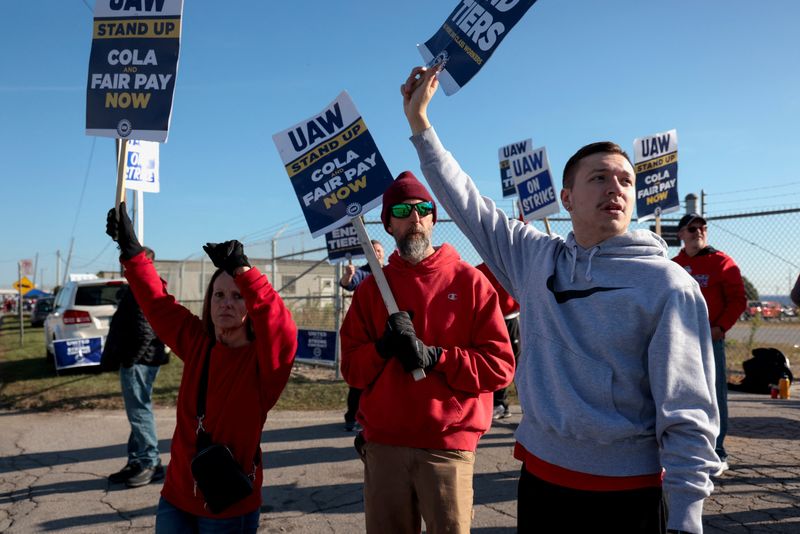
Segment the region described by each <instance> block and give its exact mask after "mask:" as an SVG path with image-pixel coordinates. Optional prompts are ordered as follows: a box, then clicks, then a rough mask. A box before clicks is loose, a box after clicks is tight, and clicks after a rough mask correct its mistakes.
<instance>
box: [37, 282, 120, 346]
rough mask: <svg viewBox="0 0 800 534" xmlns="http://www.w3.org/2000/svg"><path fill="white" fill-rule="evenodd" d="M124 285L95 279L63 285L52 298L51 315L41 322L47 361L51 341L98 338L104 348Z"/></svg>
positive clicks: (51, 344)
mask: <svg viewBox="0 0 800 534" xmlns="http://www.w3.org/2000/svg"><path fill="white" fill-rule="evenodd" d="M127 283H128V282H126V281H125V280H124V279H122V278H114V279H102V278H96V279H94V280H77V281H72V282H67V283H66V284H64V287H62V288H61V290H60V291H59V292H58V295H56V300H55V302H54V303H53V311H52V313H50V315H48V316H47V319H45V321H44V342H45V346H46V347H47V359H48V361H53V358H54V355H55V350H54V348H53V341H55V340H61V339H74V338H91V337H100V338H102V340H103V341H102V342H103V344H105V341H106V336H107V335H108V326H109V324H110V323H111V316H112V315H114V312H115V311H117V303H118V302H119V298H120V296H121V294H122V293H121V291H120V290H121V289H122V288H123V286H124V285H126V284H127Z"/></svg>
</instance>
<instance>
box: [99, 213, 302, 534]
mask: <svg viewBox="0 0 800 534" xmlns="http://www.w3.org/2000/svg"><path fill="white" fill-rule="evenodd" d="M106 232H107V233H108V234H109V235H110V236H111V237H112V238H113V239H114V240H115V241H116V242H117V243H118V245H119V247H120V251H121V260H122V264H123V266H124V267H125V277H126V278H127V279H128V282H129V283H130V286H131V289H132V290H133V294H134V296H135V297H136V301H137V302H138V303H139V305H140V306H141V308H142V310H143V311H144V314H145V317H146V318H147V320H148V321H149V322H150V324H151V325H152V326H153V329H154V330H155V332H156V334H157V335H158V337H159V338H160V339H162V340H163V341H164V343H166V344H167V345H168V346H169V347H171V348H172V350H173V352H174V353H175V354H176V355H177V356H178V357H179V358H180V359H181V360H183V363H184V368H183V376H182V377H181V384H180V389H179V392H178V406H177V411H178V413H177V424H176V427H175V433H174V435H173V437H172V448H171V450H170V454H171V457H170V463H169V467H168V469H167V476H166V481H165V482H164V489H163V490H162V491H161V499H160V501H159V504H158V512H157V514H156V532H157V533H162V532H163V533H167V532H198V531H215V532H223V531H224V532H256V529H257V528H258V516H259V509H260V507H261V483H262V475H263V473H262V468H261V450H260V447H259V444H260V441H261V430H262V428H263V426H264V422H265V421H266V418H267V412H268V411H269V410H270V408H272V407H273V406H274V405H275V403H276V402H277V400H278V397H279V396H280V394H281V392H282V391H283V388H284V387H285V386H286V383H287V381H288V380H289V373H290V371H291V367H292V363H293V361H294V356H295V352H296V349H297V328H296V326H295V324H294V321H293V320H292V318H291V314H290V312H289V310H287V309H286V306H284V304H283V301H282V300H281V298H280V296H278V294H277V292H276V291H275V290H274V289H273V287H272V286H271V285H270V283H269V282H268V281H267V277H266V276H265V275H263V274H261V273H260V272H259V271H258V269H256V268H255V267H251V266H250V264H249V263H248V261H247V256H245V255H244V249H243V247H242V244H241V243H239V242H238V241H227V242H225V243H219V244H215V243H209V244H208V245H207V246H205V247H203V248H204V249H205V251H206V252H207V253H208V255H209V257H210V258H211V260H212V261H213V263H214V265H215V266H216V267H217V271H216V272H215V273H214V275H213V276H212V277H211V282H210V283H209V285H208V289H207V291H206V295H205V298H204V302H203V316H202V318H200V317H197V316H195V315H193V314H192V313H191V312H190V311H189V310H187V309H186V308H184V307H183V306H181V305H180V304H178V303H177V302H176V301H175V298H174V297H173V296H172V295H170V294H169V293H167V290H166V283H165V282H164V281H163V280H161V279H160V277H159V276H158V273H157V272H156V270H155V268H154V267H153V263H152V262H151V261H150V260H148V259H147V258H145V256H144V254H143V253H142V250H143V249H142V246H141V245H140V244H139V242H138V240H137V239H136V235H135V234H134V232H133V227H132V225H131V221H130V219H129V218H128V214H127V212H126V211H125V204H124V203H122V204H121V205H120V210H119V216H117V214H116V213H115V210H114V209H112V210H110V211H109V213H108V218H107V224H106ZM206 360H208V387H207V393H206V402H205V416H204V417H203V419H202V427H203V429H205V431H206V432H208V433H209V434H210V435H211V440H212V441H213V443H218V444H222V445H225V446H227V447H228V449H230V451H231V453H232V455H233V457H234V459H235V460H236V463H238V464H239V467H240V468H241V469H242V471H243V472H244V473H246V474H248V476H249V477H250V479H251V480H252V481H253V489H252V492H251V493H250V494H249V495H247V496H246V497H244V498H243V499H241V500H239V501H238V502H236V503H234V504H232V505H230V506H229V507H228V508H226V509H225V510H223V511H221V512H220V513H212V512H211V511H210V509H209V507H208V506H207V505H206V499H205V497H204V496H203V494H202V492H201V491H200V489H199V488H198V487H197V485H196V483H195V480H194V476H193V475H192V471H191V462H192V459H193V458H194V456H195V454H196V453H197V449H198V447H197V430H198V417H197V411H198V404H197V397H198V390H199V386H200V382H201V377H202V376H201V375H202V372H203V367H204V364H205V362H206Z"/></svg>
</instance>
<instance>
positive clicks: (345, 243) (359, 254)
mask: <svg viewBox="0 0 800 534" xmlns="http://www.w3.org/2000/svg"><path fill="white" fill-rule="evenodd" d="M325 246H326V248H327V249H328V261H329V262H330V263H336V262H340V261H348V260H353V259H356V258H363V257H364V249H363V248H361V242H360V241H359V240H358V234H357V233H356V229H355V227H353V223H347V224H345V225H344V226H340V227H339V228H334V229H333V230H331V231H330V232H327V233H326V234H325Z"/></svg>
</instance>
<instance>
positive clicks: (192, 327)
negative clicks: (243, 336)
mask: <svg viewBox="0 0 800 534" xmlns="http://www.w3.org/2000/svg"><path fill="white" fill-rule="evenodd" d="M122 264H123V266H124V267H125V278H127V279H128V283H129V284H130V286H131V290H132V291H133V295H134V297H136V302H138V303H139V306H140V307H141V308H142V311H143V312H144V316H145V317H146V318H147V322H149V323H150V326H152V327H153V330H154V331H155V333H156V335H157V336H158V337H159V339H161V341H163V342H164V343H166V344H167V345H168V346H169V347H170V348H171V349H172V350H173V351H174V352H175V354H176V355H177V356H178V357H179V358H181V359H182V360H184V361H186V360H187V359H191V358H192V357H194V356H196V355H198V354H205V351H204V350H202V345H203V344H204V343H205V342H207V341H208V336H207V335H206V333H205V332H204V331H203V326H202V324H201V321H200V318H199V317H197V316H195V315H194V314H192V312H190V311H189V310H187V309H186V308H184V307H183V306H181V305H180V304H178V303H177V301H176V300H175V297H173V296H172V295H170V294H169V293H167V284H166V282H164V280H162V279H161V277H160V276H158V272H156V269H155V267H154V266H153V262H152V261H150V260H149V259H148V258H146V257H145V255H144V252H142V253H140V254H137V255H136V256H134V257H133V258H131V259H129V260H125V261H123V262H122Z"/></svg>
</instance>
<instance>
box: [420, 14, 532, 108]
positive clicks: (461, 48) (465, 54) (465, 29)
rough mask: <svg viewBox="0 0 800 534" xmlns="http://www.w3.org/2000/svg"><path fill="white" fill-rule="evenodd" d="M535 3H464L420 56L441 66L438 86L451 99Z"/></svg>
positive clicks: (426, 42) (429, 40)
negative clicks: (439, 84) (440, 86)
mask: <svg viewBox="0 0 800 534" xmlns="http://www.w3.org/2000/svg"><path fill="white" fill-rule="evenodd" d="M534 3H536V0H461V1H460V2H459V3H458V5H457V6H456V8H455V9H454V10H453V12H452V13H450V16H449V17H447V20H445V22H444V24H442V27H441V28H439V30H438V31H437V32H436V33H435V34H434V35H433V37H431V38H430V39H428V40H427V41H425V43H424V44H421V45H418V49H419V53H420V54H421V55H422V58H423V59H424V60H425V62H426V63H427V64H428V66H433V65H442V71H441V72H439V83H441V85H442V89H443V90H444V93H445V94H446V95H448V96H450V95H452V94H454V93H455V92H456V91H458V90H459V89H461V88H462V87H464V85H466V83H467V82H468V81H470V80H471V79H472V77H473V76H475V75H476V74H477V73H478V71H479V70H480V69H481V67H483V65H484V63H486V61H487V60H488V59H489V58H490V57H491V55H492V54H493V53H494V51H495V49H497V47H498V46H500V43H501V42H502V41H503V39H505V37H506V35H508V32H510V31H511V28H513V27H514V25H515V24H516V23H517V22H519V20H520V19H521V18H522V16H523V15H524V14H525V12H527V11H528V9H530V7H531V6H532V5H533V4H534Z"/></svg>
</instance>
